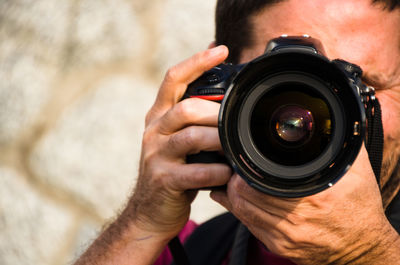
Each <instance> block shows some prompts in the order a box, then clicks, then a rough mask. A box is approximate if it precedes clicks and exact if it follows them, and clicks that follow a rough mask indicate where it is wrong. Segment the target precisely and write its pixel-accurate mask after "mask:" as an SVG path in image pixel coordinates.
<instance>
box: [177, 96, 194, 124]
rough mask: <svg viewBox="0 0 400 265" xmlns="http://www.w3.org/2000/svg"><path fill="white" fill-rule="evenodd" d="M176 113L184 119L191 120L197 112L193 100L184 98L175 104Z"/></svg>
mask: <svg viewBox="0 0 400 265" xmlns="http://www.w3.org/2000/svg"><path fill="white" fill-rule="evenodd" d="M175 111H176V115H178V116H179V117H180V118H182V119H184V120H190V119H191V118H193V116H194V115H195V114H196V112H195V106H194V104H193V100H189V99H186V100H183V101H181V102H179V103H178V104H176V105H175Z"/></svg>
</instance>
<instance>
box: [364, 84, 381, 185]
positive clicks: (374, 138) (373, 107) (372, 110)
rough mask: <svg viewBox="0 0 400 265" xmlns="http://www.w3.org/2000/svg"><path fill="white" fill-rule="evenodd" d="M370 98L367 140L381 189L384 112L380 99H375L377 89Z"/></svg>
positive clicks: (371, 160) (368, 150)
mask: <svg viewBox="0 0 400 265" xmlns="http://www.w3.org/2000/svg"><path fill="white" fill-rule="evenodd" d="M370 97H371V98H372V99H370V100H369V103H368V104H367V122H368V132H367V133H368V135H367V139H366V148H367V152H368V157H369V160H370V162H371V166H372V169H373V171H374V173H375V177H376V181H377V182H378V185H379V187H380V175H381V168H382V158H383V125H382V111H381V105H380V104H379V101H378V99H376V98H375V89H373V92H370Z"/></svg>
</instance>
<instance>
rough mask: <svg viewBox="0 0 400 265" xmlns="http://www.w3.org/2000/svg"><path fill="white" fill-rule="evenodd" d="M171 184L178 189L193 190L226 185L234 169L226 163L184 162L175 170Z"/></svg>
mask: <svg viewBox="0 0 400 265" xmlns="http://www.w3.org/2000/svg"><path fill="white" fill-rule="evenodd" d="M173 174H174V177H173V178H171V179H170V183H169V184H170V185H171V187H173V189H176V190H191V189H200V188H206V187H215V186H222V185H225V184H226V183H227V182H228V181H229V178H230V177H231V175H232V170H231V168H230V167H229V166H228V165H225V164H184V165H181V166H180V170H179V171H174V172H173Z"/></svg>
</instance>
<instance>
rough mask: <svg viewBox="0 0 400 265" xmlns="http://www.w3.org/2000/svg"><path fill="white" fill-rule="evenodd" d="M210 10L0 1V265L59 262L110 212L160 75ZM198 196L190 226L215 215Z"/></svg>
mask: <svg viewBox="0 0 400 265" xmlns="http://www.w3.org/2000/svg"><path fill="white" fill-rule="evenodd" d="M214 7H215V0H207V1H187V0H151V1H149V0H57V1H55V0H1V1H0V264H2V265H9V264H10V265H11V264H12V265H18V264H44V265H45V264H71V263H72V262H73V261H74V260H75V259H76V258H77V256H79V254H81V252H82V251H83V250H84V249H85V248H86V247H87V246H88V245H89V244H90V242H91V241H92V240H93V239H94V238H95V237H96V235H97V234H98V233H99V232H100V231H101V229H102V228H103V227H104V226H105V225H106V224H107V223H109V222H111V221H112V219H113V218H114V217H115V216H116V215H117V214H118V212H120V211H121V210H122V209H123V207H124V205H125V203H126V201H127V199H128V197H129V195H130V193H131V191H132V189H133V187H134V184H135V179H136V176H137V171H138V161H139V155H140V142H141V136H142V133H143V125H144V116H145V114H146V112H147V110H148V109H149V108H150V106H151V104H152V103H153V101H154V97H155V95H156V93H157V89H158V86H159V84H160V82H161V80H162V78H163V75H164V73H165V71H166V70H167V69H168V67H170V66H172V65H174V64H176V63H178V62H179V61H181V60H182V59H184V58H186V57H188V56H190V55H192V54H193V53H195V52H197V51H200V50H203V49H205V48H206V47H207V46H208V44H209V43H210V42H211V41H212V40H213V36H214ZM222 211H223V209H222V207H219V206H218V205H216V204H215V203H213V202H212V201H211V200H209V199H208V194H207V192H202V193H201V194H200V196H199V197H198V199H196V201H195V203H194V206H193V211H192V219H194V220H196V221H197V222H202V221H204V220H205V219H208V218H209V217H211V216H214V215H216V214H218V213H220V212H222Z"/></svg>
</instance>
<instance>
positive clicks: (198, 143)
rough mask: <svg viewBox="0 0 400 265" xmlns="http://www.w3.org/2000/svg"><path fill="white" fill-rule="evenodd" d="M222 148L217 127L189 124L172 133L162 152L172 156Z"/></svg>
mask: <svg viewBox="0 0 400 265" xmlns="http://www.w3.org/2000/svg"><path fill="white" fill-rule="evenodd" d="M220 150H222V147H221V142H220V140H219V136H218V129H217V128H216V127H205V126H189V127H186V128H184V129H182V130H180V131H179V132H177V133H175V134H173V135H171V136H170V138H169V140H168V142H167V146H166V148H165V150H162V152H164V153H165V154H166V155H168V156H171V157H181V156H186V155H188V154H197V153H199V152H200V151H220Z"/></svg>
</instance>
